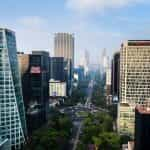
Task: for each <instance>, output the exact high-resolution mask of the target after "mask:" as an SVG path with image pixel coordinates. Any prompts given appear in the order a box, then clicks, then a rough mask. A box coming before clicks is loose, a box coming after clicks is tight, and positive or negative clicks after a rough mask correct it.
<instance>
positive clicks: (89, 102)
mask: <svg viewBox="0 0 150 150" xmlns="http://www.w3.org/2000/svg"><path fill="white" fill-rule="evenodd" d="M93 85H94V84H93V80H91V82H90V83H89V85H88V89H87V100H86V102H85V105H84V107H85V108H89V107H90V106H91V98H92V92H93ZM82 124H83V120H82V121H81V122H80V125H79V127H78V131H77V134H76V137H75V140H74V145H73V148H72V150H76V148H77V145H78V141H79V136H80V133H81V129H82Z"/></svg>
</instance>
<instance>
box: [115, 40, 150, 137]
mask: <svg viewBox="0 0 150 150" xmlns="http://www.w3.org/2000/svg"><path fill="white" fill-rule="evenodd" d="M149 97H150V40H144V41H142V40H129V41H127V42H125V43H123V44H122V46H121V53H120V105H119V109H118V110H119V111H118V130H119V132H120V133H123V134H129V135H131V136H133V135H134V118H135V116H134V114H135V113H134V110H135V105H136V104H137V103H138V102H140V101H143V100H146V99H148V98H149ZM129 110H130V111H129ZM129 112H130V113H129Z"/></svg>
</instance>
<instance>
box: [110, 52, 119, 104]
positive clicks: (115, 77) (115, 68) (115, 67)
mask: <svg viewBox="0 0 150 150" xmlns="http://www.w3.org/2000/svg"><path fill="white" fill-rule="evenodd" d="M111 65H112V72H111V74H112V75H111V78H112V80H111V81H112V85H111V92H112V100H113V102H116V101H117V102H118V100H119V81H120V79H119V78H120V52H117V53H115V54H114V56H113V59H112V64H111Z"/></svg>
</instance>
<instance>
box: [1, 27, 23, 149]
mask: <svg viewBox="0 0 150 150" xmlns="http://www.w3.org/2000/svg"><path fill="white" fill-rule="evenodd" d="M16 51H17V50H16V38H15V33H14V32H13V31H10V30H8V29H4V28H0V135H1V138H2V140H3V139H6V138H8V140H9V141H10V143H11V146H12V149H21V147H22V145H23V143H24V142H25V136H26V120H25V111H24V104H23V97H22V90H21V78H20V74H19V69H18V59H17V52H16Z"/></svg>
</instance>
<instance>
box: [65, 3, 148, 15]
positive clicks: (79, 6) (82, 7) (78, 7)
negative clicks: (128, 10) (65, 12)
mask: <svg viewBox="0 0 150 150" xmlns="http://www.w3.org/2000/svg"><path fill="white" fill-rule="evenodd" d="M140 2H145V1H144V0H67V1H66V5H67V7H68V8H70V9H72V10H75V11H77V12H79V13H95V12H100V11H103V10H105V9H109V8H121V7H124V6H127V5H131V4H136V3H140Z"/></svg>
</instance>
